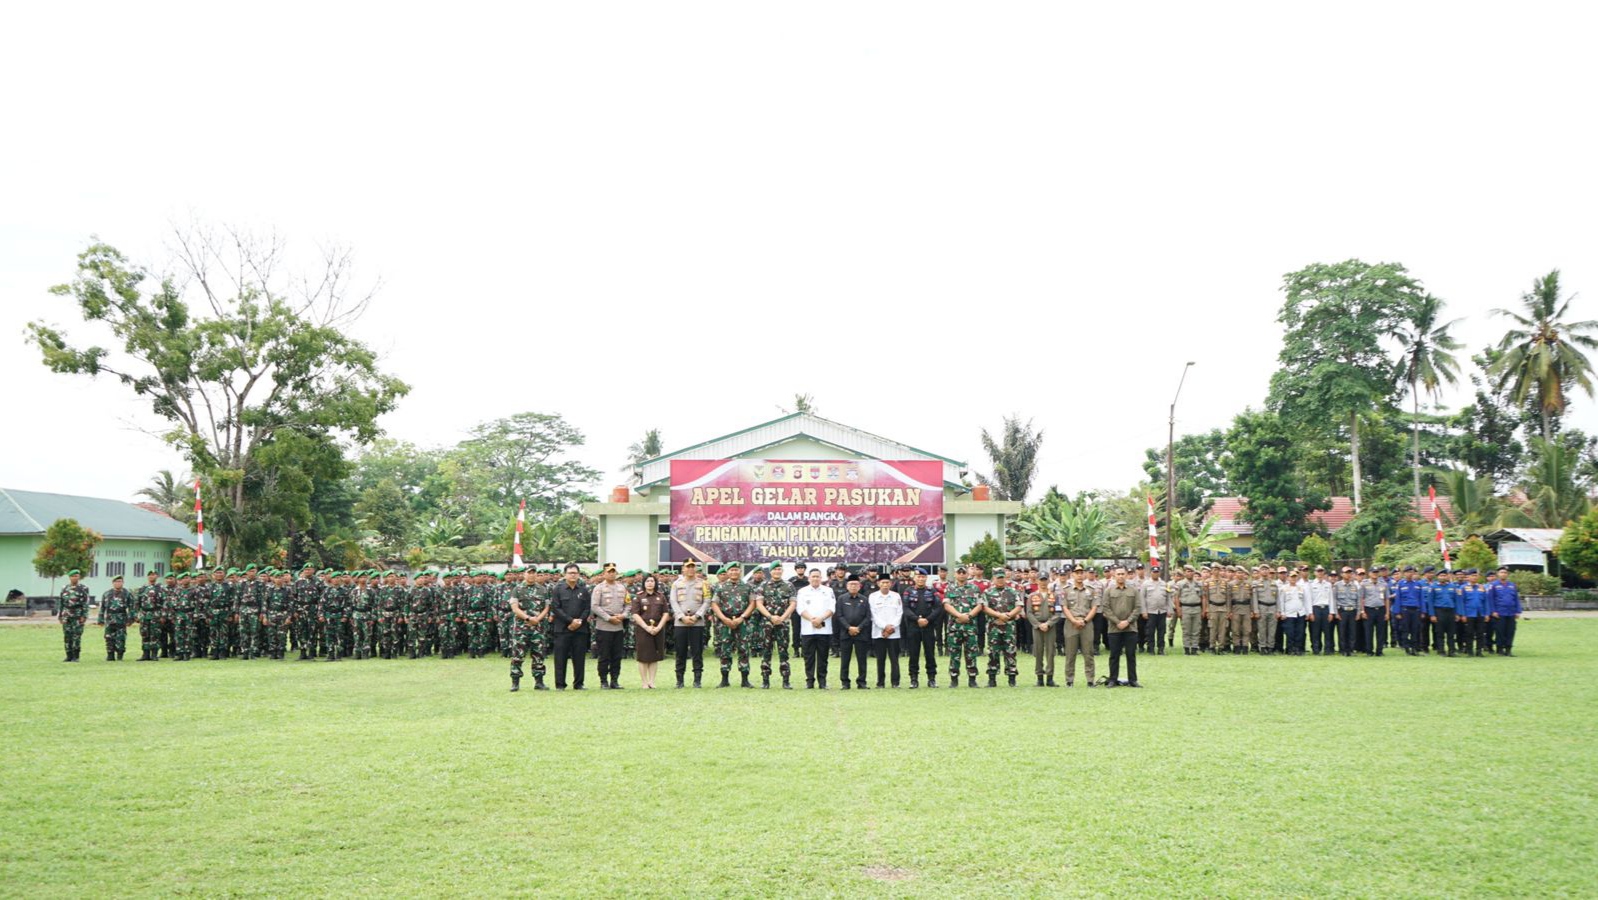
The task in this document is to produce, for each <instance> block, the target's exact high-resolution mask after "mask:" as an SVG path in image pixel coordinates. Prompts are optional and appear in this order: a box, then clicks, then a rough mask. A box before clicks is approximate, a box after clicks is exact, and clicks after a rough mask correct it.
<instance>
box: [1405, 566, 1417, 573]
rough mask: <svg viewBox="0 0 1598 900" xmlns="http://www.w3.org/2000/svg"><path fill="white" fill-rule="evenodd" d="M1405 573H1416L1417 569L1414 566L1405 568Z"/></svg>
mask: <svg viewBox="0 0 1598 900" xmlns="http://www.w3.org/2000/svg"><path fill="white" fill-rule="evenodd" d="M1404 571H1405V572H1413V571H1415V567H1414V566H1405V567H1404Z"/></svg>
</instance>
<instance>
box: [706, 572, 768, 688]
mask: <svg viewBox="0 0 1598 900" xmlns="http://www.w3.org/2000/svg"><path fill="white" fill-rule="evenodd" d="M726 572H727V580H726V581H723V582H722V583H720V584H718V585H716V586H715V587H714V588H713V589H712V590H711V593H710V613H711V615H713V616H715V617H716V620H717V622H719V623H720V624H719V625H718V626H717V630H718V631H724V632H725V633H724V634H721V635H719V637H720V639H719V640H718V641H717V643H716V646H717V650H718V652H717V656H718V657H720V659H721V684H720V685H718V687H729V686H730V685H729V684H728V681H727V679H728V677H729V676H730V674H731V673H732V660H733V657H734V656H736V657H737V658H738V674H739V676H740V677H741V678H742V679H743V682H742V684H741V685H740V686H741V687H746V688H752V687H754V685H752V684H750V683H749V650H750V646H751V644H752V643H753V642H752V640H751V635H752V633H753V631H754V629H752V628H747V627H745V626H748V625H750V624H751V623H750V621H749V620H750V619H751V618H752V617H753V616H754V614H755V602H754V591H752V590H751V589H750V587H749V585H747V584H744V582H743V578H742V577H740V576H742V574H743V567H742V566H741V565H739V564H738V563H733V564H732V565H730V566H728V567H727V569H726ZM757 627H758V626H757Z"/></svg>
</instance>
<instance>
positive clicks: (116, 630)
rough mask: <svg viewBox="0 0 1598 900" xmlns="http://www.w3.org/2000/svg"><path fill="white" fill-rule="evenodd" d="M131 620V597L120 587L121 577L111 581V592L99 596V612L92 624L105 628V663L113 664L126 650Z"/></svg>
mask: <svg viewBox="0 0 1598 900" xmlns="http://www.w3.org/2000/svg"><path fill="white" fill-rule="evenodd" d="M132 618H133V595H132V594H130V593H128V589H127V588H125V587H123V586H122V576H121V575H118V576H116V577H115V578H112V579H111V590H109V591H106V592H105V593H104V594H101V595H100V612H99V613H98V614H97V615H96V616H95V618H94V623H95V624H96V625H100V626H103V627H104V628H105V661H106V662H115V661H117V660H119V659H121V658H122V654H123V653H125V652H126V651H127V649H128V622H129V621H130V620H131V619H132Z"/></svg>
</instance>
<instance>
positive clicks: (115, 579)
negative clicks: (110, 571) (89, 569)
mask: <svg viewBox="0 0 1598 900" xmlns="http://www.w3.org/2000/svg"><path fill="white" fill-rule="evenodd" d="M121 580H122V576H121V575H113V576H111V583H112V584H116V583H117V582H119V581H121Z"/></svg>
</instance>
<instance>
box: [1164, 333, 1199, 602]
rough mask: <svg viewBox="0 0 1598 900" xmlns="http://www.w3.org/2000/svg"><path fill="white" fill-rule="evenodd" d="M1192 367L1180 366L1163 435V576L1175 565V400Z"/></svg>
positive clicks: (1189, 362) (1191, 362) (1188, 364)
mask: <svg viewBox="0 0 1598 900" xmlns="http://www.w3.org/2000/svg"><path fill="white" fill-rule="evenodd" d="M1191 368H1193V361H1192V360H1189V361H1188V363H1187V365H1185V366H1183V367H1182V377H1181V378H1180V379H1179V380H1178V381H1177V382H1176V396H1175V397H1172V398H1171V419H1170V422H1169V423H1168V424H1169V426H1170V430H1169V431H1167V432H1166V435H1165V577H1166V578H1170V577H1171V572H1172V571H1173V569H1172V567H1173V566H1175V565H1176V541H1175V540H1173V538H1172V533H1173V532H1172V525H1173V523H1174V522H1175V521H1176V400H1177V398H1178V397H1181V396H1182V385H1183V384H1184V383H1186V381H1187V370H1188V369H1191Z"/></svg>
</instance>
